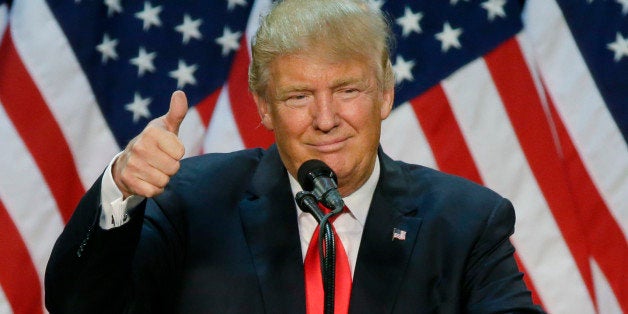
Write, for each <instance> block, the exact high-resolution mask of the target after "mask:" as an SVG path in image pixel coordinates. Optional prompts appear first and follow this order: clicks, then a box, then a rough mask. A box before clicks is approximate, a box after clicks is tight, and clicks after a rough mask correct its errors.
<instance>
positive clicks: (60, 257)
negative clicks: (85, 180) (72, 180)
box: [45, 178, 146, 313]
mask: <svg viewBox="0 0 628 314" xmlns="http://www.w3.org/2000/svg"><path fill="white" fill-rule="evenodd" d="M100 182H101V179H100V178H99V180H98V181H97V182H96V183H95V184H94V186H92V188H91V189H90V190H89V191H87V193H86V194H85V196H84V197H83V198H82V199H81V201H80V203H79V205H78V206H77V208H76V209H75V212H74V214H73V215H72V218H71V219H70V221H69V222H68V224H67V225H66V227H65V228H64V230H63V232H62V234H61V235H60V236H59V238H58V239H57V242H56V243H55V246H54V248H53V250H52V254H51V256H50V259H49V261H48V265H47V267H46V277H45V290H46V307H47V308H48V310H49V311H50V313H122V312H124V308H125V307H127V305H128V304H129V300H130V297H131V295H132V293H133V292H132V290H133V289H132V286H133V285H132V284H131V283H132V276H131V269H132V263H133V256H134V252H135V250H136V247H137V244H138V242H139V238H140V233H141V230H142V218H141V217H142V216H143V214H144V210H145V205H146V201H144V202H142V203H141V204H140V205H139V207H138V208H137V210H136V211H135V213H134V217H132V218H131V221H130V222H129V223H127V224H125V225H123V226H121V227H119V228H115V229H111V230H103V229H101V228H100V227H99V226H98V221H99V217H100V210H101V208H100V187H101V185H100Z"/></svg>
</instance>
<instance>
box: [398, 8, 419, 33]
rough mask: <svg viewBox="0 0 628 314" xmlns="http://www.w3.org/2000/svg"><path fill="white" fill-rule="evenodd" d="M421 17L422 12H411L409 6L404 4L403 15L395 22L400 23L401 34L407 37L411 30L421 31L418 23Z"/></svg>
mask: <svg viewBox="0 0 628 314" xmlns="http://www.w3.org/2000/svg"><path fill="white" fill-rule="evenodd" d="M422 18H423V13H421V12H417V13H414V12H412V9H410V7H407V6H406V10H405V13H404V15H403V16H402V17H400V18H398V19H397V20H396V21H397V24H399V25H401V27H402V28H403V31H402V34H401V36H403V37H407V36H408V35H410V33H412V32H416V33H417V34H420V33H421V32H422V31H423V30H422V29H421V25H419V22H421V19H422Z"/></svg>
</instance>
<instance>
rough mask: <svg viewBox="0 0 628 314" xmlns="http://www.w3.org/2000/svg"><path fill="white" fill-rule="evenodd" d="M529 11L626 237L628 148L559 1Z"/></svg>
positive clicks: (543, 61) (543, 56) (561, 97)
mask: <svg viewBox="0 0 628 314" xmlns="http://www.w3.org/2000/svg"><path fill="white" fill-rule="evenodd" d="M526 9H527V10H526V12H525V14H524V16H525V17H526V20H527V22H526V33H527V34H528V35H529V37H530V39H531V41H532V44H533V46H534V51H535V56H534V57H535V60H536V62H537V63H538V64H539V72H540V74H541V77H542V79H543V81H544V82H545V84H546V86H547V90H548V93H549V95H550V97H551V98H552V100H553V102H554V104H555V106H556V111H557V112H558V115H559V117H560V119H561V121H563V123H564V124H565V128H566V130H567V132H568V133H569V137H570V138H571V139H572V140H573V142H574V147H575V148H576V149H577V150H578V153H579V155H580V156H581V158H582V161H583V164H584V165H585V167H586V170H587V172H588V173H589V175H590V176H591V179H592V180H593V182H594V184H595V186H596V187H597V188H598V190H599V191H600V194H601V195H602V197H603V199H604V200H605V202H606V203H607V206H608V208H609V210H610V212H611V213H612V214H613V217H614V218H615V220H616V221H617V223H619V225H620V226H621V229H622V233H623V234H624V235H625V234H626V233H627V232H628V210H626V208H628V193H626V192H625V191H628V175H626V172H625V171H626V169H628V146H627V145H626V142H625V141H624V139H623V137H622V135H621V132H620V131H619V129H618V128H617V125H616V124H615V121H614V119H613V118H612V116H611V115H610V113H609V112H608V110H607V109H606V105H605V103H604V100H603V99H602V96H601V95H600V94H599V91H598V90H597V88H596V84H595V82H594V81H593V79H592V78H591V74H590V72H589V70H588V69H587V66H586V64H585V62H584V60H583V59H582V56H581V55H580V54H579V50H578V46H577V45H576V43H575V41H574V39H573V37H572V35H571V32H570V30H569V27H568V25H567V24H566V22H565V20H564V18H563V16H562V13H561V11H560V8H559V7H558V5H557V4H556V2H555V1H546V0H530V1H528V4H527V6H526ZM618 169H620V170H622V171H618Z"/></svg>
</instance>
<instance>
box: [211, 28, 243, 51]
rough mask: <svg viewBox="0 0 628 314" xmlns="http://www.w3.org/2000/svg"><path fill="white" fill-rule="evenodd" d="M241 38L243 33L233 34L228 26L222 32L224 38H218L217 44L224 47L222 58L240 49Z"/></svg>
mask: <svg viewBox="0 0 628 314" xmlns="http://www.w3.org/2000/svg"><path fill="white" fill-rule="evenodd" d="M240 36H242V33H241V32H235V33H232V32H231V29H229V27H228V26H225V28H224V29H223V31H222V36H220V37H218V38H216V43H217V44H219V45H221V46H222V56H223V57H224V56H226V55H228V54H229V52H230V51H231V50H233V51H236V50H238V49H240V43H239V42H238V41H239V40H240Z"/></svg>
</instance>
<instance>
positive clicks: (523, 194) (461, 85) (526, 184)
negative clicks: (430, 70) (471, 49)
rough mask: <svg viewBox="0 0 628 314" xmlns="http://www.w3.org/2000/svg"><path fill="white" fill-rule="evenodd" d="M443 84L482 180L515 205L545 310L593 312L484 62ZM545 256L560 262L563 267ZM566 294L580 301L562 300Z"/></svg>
mask: <svg viewBox="0 0 628 314" xmlns="http://www.w3.org/2000/svg"><path fill="white" fill-rule="evenodd" d="M443 89H444V91H445V94H446V95H447V98H448V99H449V101H450V104H451V106H452V110H453V112H454V115H455V117H456V120H457V121H458V124H459V126H460V128H461V130H462V131H463V133H464V134H465V138H466V139H467V144H468V146H469V149H470V151H471V154H472V156H473V158H474V160H475V161H476V164H477V167H478V170H479V171H480V175H481V177H482V178H483V179H484V182H485V183H486V184H487V186H489V187H490V188H492V189H493V190H495V191H497V192H498V193H500V194H501V195H503V196H505V197H507V198H509V199H510V200H511V201H512V202H513V204H514V206H515V209H516V213H517V222H516V232H515V234H514V236H513V243H514V244H515V247H517V250H518V254H519V256H520V258H521V260H522V262H523V264H525V265H526V266H527V271H528V274H530V275H531V277H532V280H533V282H534V283H535V287H536V288H537V291H538V293H539V294H540V295H541V296H543V302H544V305H545V307H546V309H547V310H548V311H549V312H550V313H593V312H594V310H593V308H594V307H593V305H592V303H590V298H589V295H588V293H587V290H586V285H585V284H584V282H583V281H582V278H580V274H579V272H578V271H577V270H578V268H577V267H576V265H575V262H574V260H573V257H571V255H570V254H569V250H568V248H567V246H566V244H565V242H564V239H563V238H562V236H561V234H560V232H559V229H558V227H557V226H556V222H555V221H554V219H553V217H552V216H551V214H550V210H549V207H548V204H547V202H546V200H545V199H544V198H543V194H542V192H541V191H540V189H539V186H538V184H537V182H536V181H535V179H534V176H533V174H532V171H531V169H530V167H529V165H528V164H527V160H526V158H525V155H524V153H523V152H522V150H521V147H520V146H519V143H518V141H517V137H516V135H515V133H514V131H513V129H512V126H511V125H510V124H509V121H508V116H507V114H506V112H505V110H504V108H503V106H504V104H503V103H502V102H501V99H500V97H499V94H498V92H497V90H496V89H495V86H494V82H493V80H492V78H491V76H490V72H489V70H488V69H487V66H486V64H485V63H484V61H483V60H482V59H479V60H476V61H474V62H472V63H469V64H467V65H465V66H464V67H463V68H461V69H460V70H458V71H457V72H456V73H454V74H453V75H452V76H450V77H449V78H447V79H445V80H444V81H443ZM496 158H498V159H496ZM531 226H534V227H531ZM547 260H552V261H561V267H555V265H552V264H551V263H547V262H545V261H547ZM564 295H569V296H571V297H573V298H574V299H575V300H577V301H576V302H570V303H566V302H562V301H563V296H564Z"/></svg>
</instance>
